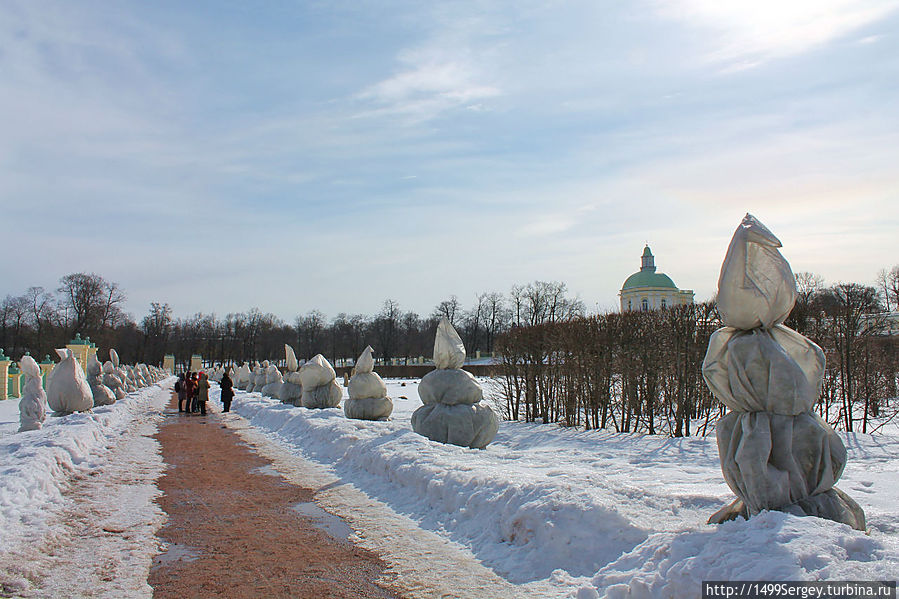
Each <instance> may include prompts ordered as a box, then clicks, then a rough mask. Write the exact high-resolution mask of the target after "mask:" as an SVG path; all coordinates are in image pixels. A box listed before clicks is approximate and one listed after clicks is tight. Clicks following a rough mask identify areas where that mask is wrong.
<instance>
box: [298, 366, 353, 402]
mask: <svg viewBox="0 0 899 599" xmlns="http://www.w3.org/2000/svg"><path fill="white" fill-rule="evenodd" d="M336 378H337V374H336V373H335V372H334V368H333V367H332V366H331V364H330V363H329V362H328V361H327V360H326V359H325V357H324V356H323V355H321V354H316V355H315V357H314V358H312V359H311V360H309V361H308V362H306V363H305V364H303V367H302V368H300V381H301V383H302V385H303V397H302V402H303V407H304V408H336V407H337V406H339V405H340V398H341V397H343V391H341V390H340V385H338V384H337V381H336V380H335V379H336Z"/></svg>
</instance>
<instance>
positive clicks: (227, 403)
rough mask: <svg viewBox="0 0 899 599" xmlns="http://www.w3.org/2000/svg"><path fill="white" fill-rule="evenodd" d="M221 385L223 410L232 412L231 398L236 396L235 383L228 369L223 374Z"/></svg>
mask: <svg viewBox="0 0 899 599" xmlns="http://www.w3.org/2000/svg"><path fill="white" fill-rule="evenodd" d="M219 386H220V387H221V388H222V412H230V411H231V400H232V399H233V398H234V383H233V382H232V381H231V377H230V376H228V371H227V370H226V371H225V374H223V375H222V380H221V381H219Z"/></svg>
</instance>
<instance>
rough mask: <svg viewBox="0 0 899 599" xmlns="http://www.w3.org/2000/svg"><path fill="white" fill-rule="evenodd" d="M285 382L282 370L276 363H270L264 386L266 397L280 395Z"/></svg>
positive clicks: (266, 370)
mask: <svg viewBox="0 0 899 599" xmlns="http://www.w3.org/2000/svg"><path fill="white" fill-rule="evenodd" d="M283 383H284V380H283V378H282V377H281V371H280V370H278V367H277V366H275V365H274V364H269V366H268V368H266V369H265V386H263V387H262V394H263V395H265V396H266V397H275V398H277V397H279V393H280V391H281V385H282V384H283Z"/></svg>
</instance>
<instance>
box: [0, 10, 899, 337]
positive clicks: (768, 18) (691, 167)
mask: <svg viewBox="0 0 899 599" xmlns="http://www.w3.org/2000/svg"><path fill="white" fill-rule="evenodd" d="M0 115H2V117H0V123H2V126H0V198H2V206H3V208H2V212H0V236H2V238H3V240H4V242H5V243H4V244H3V245H4V248H5V250H6V251H5V257H6V259H5V260H2V261H0V296H5V295H6V294H7V293H9V294H14V295H17V294H20V293H23V292H24V291H25V289H27V288H28V287H29V286H32V285H42V286H44V287H46V288H48V289H53V288H55V287H56V286H57V285H58V280H59V278H60V277H62V276H64V275H66V274H69V273H72V272H95V273H97V274H100V275H102V276H103V277H105V278H107V279H109V280H111V281H115V282H116V283H118V284H119V285H120V286H121V287H122V288H123V289H124V290H125V292H126V293H127V295H128V302H127V306H126V309H127V311H129V312H131V313H132V315H133V316H135V317H136V318H137V319H140V318H141V317H142V316H143V315H145V314H146V313H147V310H148V309H149V304H150V302H154V301H158V302H168V303H169V304H170V305H171V306H172V308H173V310H174V313H175V315H177V316H186V315H189V314H193V313H195V312H199V311H202V312H206V313H209V312H215V313H217V314H220V315H223V314H225V313H228V312H236V311H243V310H247V309H249V308H251V307H259V308H260V309H262V310H263V311H267V312H273V313H275V314H276V315H278V316H280V317H282V318H284V319H285V320H288V321H290V320H292V319H293V317H294V316H296V315H298V314H303V313H306V312H308V311H310V310H313V309H317V310H320V311H322V312H324V313H325V314H326V315H329V316H334V315H336V314H338V313H340V312H348V313H365V314H373V313H376V312H377V311H378V310H379V309H380V307H381V305H382V303H383V302H384V300H385V299H387V298H391V299H395V300H397V301H398V302H399V304H400V307H401V308H402V309H404V310H415V311H417V312H419V313H421V314H429V313H430V312H431V311H432V310H433V308H434V306H436V305H437V304H438V303H439V302H440V301H442V300H444V299H447V298H448V297H450V296H451V295H456V296H457V297H458V298H459V300H460V301H461V302H462V304H463V306H465V307H469V306H471V305H472V303H473V302H474V300H475V298H476V296H477V295H478V294H479V293H482V292H489V291H502V292H508V290H509V289H510V288H511V287H512V286H513V285H516V284H526V283H528V282H531V281H535V280H543V281H562V282H564V283H566V285H567V286H568V289H569V290H570V292H571V294H572V295H575V296H577V297H579V298H580V299H581V300H582V301H583V302H584V304H585V305H586V307H587V308H588V310H590V311H594V310H607V309H614V308H615V307H616V306H617V302H618V299H617V293H618V291H619V289H620V287H621V284H622V283H623V281H624V280H625V279H626V278H627V276H628V275H630V274H631V273H633V272H635V271H636V270H638V269H639V265H640V255H641V254H642V250H643V246H644V244H646V243H648V244H649V245H650V247H651V248H652V250H653V253H654V254H655V256H656V265H657V266H658V269H659V271H660V272H665V273H666V274H668V275H670V276H671V277H672V278H673V279H674V281H675V283H676V284H677V285H678V286H679V287H681V288H688V289H693V290H695V292H696V298H697V300H704V299H708V298H709V297H711V296H712V295H713V294H714V293H715V288H716V284H717V278H718V272H719V269H720V265H721V261H722V259H723V257H724V253H725V250H726V248H727V244H728V242H729V240H730V237H731V235H732V234H733V231H734V229H735V228H736V226H737V225H738V224H739V222H740V220H741V218H742V217H743V215H744V214H745V213H746V212H751V213H752V214H754V215H755V216H756V217H758V218H759V219H760V220H761V221H762V222H763V223H765V225H766V226H767V227H768V228H769V229H771V230H772V231H773V232H774V233H775V235H777V236H778V237H779V238H780V240H781V241H782V242H783V244H784V247H783V250H782V252H783V254H784V256H785V257H786V258H787V260H788V261H789V262H790V263H791V265H792V267H793V269H794V271H796V272H799V271H811V272H814V273H817V274H820V275H821V276H823V277H824V278H825V280H826V281H827V282H828V283H834V282H838V281H853V282H863V283H873V282H874V279H875V277H876V274H877V271H878V270H880V269H881V268H890V267H892V266H893V265H895V264H897V263H899V234H897V232H899V0H891V1H878V0H810V1H806V0H795V1H794V0H791V1H790V2H783V1H782V0H778V1H774V0H754V1H752V2H733V1H727V0H633V1H628V2H622V1H615V2H613V1H602V2H597V1H595V0H590V1H586V0H584V1H579V0H573V1H570V2H563V1H553V0H547V1H543V2H529V1H527V0H516V1H508V2H504V1H488V0H483V1H476V2H466V1H459V2H433V3H432V2H420V1H409V2H404V1H395V2H394V1H377V2H375V1H366V0H359V1H355V2H341V1H322V2H299V1H296V2H277V1H266V2H230V1H221V0H217V1H214V2H213V1H208V2H203V1H197V2H180V1H159V2H137V1H135V2H129V1H119V2H106V1H98V2H91V1H83V2H77V3H75V2H53V1H51V0H46V1H44V0H41V1H32V0H25V1H22V2H18V1H15V0H13V1H11V0H0Z"/></svg>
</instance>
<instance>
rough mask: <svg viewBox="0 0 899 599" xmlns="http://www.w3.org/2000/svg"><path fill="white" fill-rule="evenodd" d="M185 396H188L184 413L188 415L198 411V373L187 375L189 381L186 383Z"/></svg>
mask: <svg viewBox="0 0 899 599" xmlns="http://www.w3.org/2000/svg"><path fill="white" fill-rule="evenodd" d="M184 388H185V394H186V395H187V401H186V403H187V405H186V406H184V411H185V412H187V413H188V414H190V413H192V412H195V411H196V397H197V373H196V372H190V373H188V374H187V379H186V380H185V381H184Z"/></svg>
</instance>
